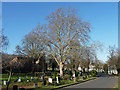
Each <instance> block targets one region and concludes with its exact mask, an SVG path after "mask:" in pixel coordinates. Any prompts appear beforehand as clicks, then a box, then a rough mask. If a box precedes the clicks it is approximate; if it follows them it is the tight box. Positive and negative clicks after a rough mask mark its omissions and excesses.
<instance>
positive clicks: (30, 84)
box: [1, 74, 96, 90]
mask: <svg viewBox="0 0 120 90" xmlns="http://www.w3.org/2000/svg"><path fill="white" fill-rule="evenodd" d="M27 76H28V78H26V75H25V76H19V75H17V76H15V75H13V76H12V77H11V84H10V86H9V87H13V85H18V87H19V88H21V87H23V88H34V84H35V83H37V84H38V87H39V89H40V88H41V89H43V88H45V89H52V88H59V87H63V86H67V85H71V84H75V83H80V82H82V81H86V80H89V79H94V78H96V77H91V78H87V79H84V80H83V79H78V81H77V82H74V81H73V80H71V81H66V80H61V83H60V84H56V85H46V86H43V82H40V79H38V78H37V77H34V80H33V81H31V77H32V76H31V75H27ZM18 77H21V80H22V82H20V83H19V82H17V79H18ZM7 79H8V75H7V74H2V79H1V80H2V83H3V80H7ZM27 79H29V80H30V82H27ZM2 88H6V85H2ZM39 89H38V90H39ZM35 90H36V89H35Z"/></svg>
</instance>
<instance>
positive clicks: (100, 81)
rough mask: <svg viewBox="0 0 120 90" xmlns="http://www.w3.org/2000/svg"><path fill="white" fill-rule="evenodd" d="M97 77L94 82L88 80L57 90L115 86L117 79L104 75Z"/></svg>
mask: <svg viewBox="0 0 120 90" xmlns="http://www.w3.org/2000/svg"><path fill="white" fill-rule="evenodd" d="M99 76H100V77H98V78H97V79H95V80H90V81H87V82H83V83H80V84H76V85H72V86H68V87H64V88H61V89H59V90H66V89H67V88H106V89H107V88H113V87H115V86H116V85H117V83H118V79H117V78H115V77H113V76H108V75H104V74H102V73H99Z"/></svg>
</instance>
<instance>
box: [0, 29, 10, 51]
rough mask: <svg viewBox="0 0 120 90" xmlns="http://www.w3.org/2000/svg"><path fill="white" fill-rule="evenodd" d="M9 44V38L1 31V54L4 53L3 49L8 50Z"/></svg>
mask: <svg viewBox="0 0 120 90" xmlns="http://www.w3.org/2000/svg"><path fill="white" fill-rule="evenodd" d="M8 44H9V40H8V38H7V36H5V35H4V34H3V33H2V31H1V30H0V52H3V49H6V48H7V46H8Z"/></svg>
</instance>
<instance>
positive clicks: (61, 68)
mask: <svg viewBox="0 0 120 90" xmlns="http://www.w3.org/2000/svg"><path fill="white" fill-rule="evenodd" d="M59 68H60V77H62V76H63V63H62V62H60V65H59Z"/></svg>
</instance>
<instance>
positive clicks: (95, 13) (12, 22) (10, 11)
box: [2, 2, 118, 61]
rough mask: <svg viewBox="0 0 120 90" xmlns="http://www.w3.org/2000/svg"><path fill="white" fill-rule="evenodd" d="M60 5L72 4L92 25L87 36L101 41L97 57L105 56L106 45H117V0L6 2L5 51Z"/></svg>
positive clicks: (11, 49)
mask: <svg viewBox="0 0 120 90" xmlns="http://www.w3.org/2000/svg"><path fill="white" fill-rule="evenodd" d="M60 7H73V8H76V9H77V11H78V14H79V16H80V17H81V18H82V19H83V20H84V21H89V22H90V23H91V25H92V30H91V33H90V36H91V38H92V39H93V40H95V41H100V42H102V43H103V44H104V48H103V52H98V58H99V59H100V60H102V61H106V60H107V55H108V54H107V53H108V52H107V50H108V46H109V45H111V46H113V45H115V46H116V47H118V3H117V2H101V3H100V2H96V3H95V2H79V3H73V2H72V3H68V2H66V3H65V2H63V3H62V2H61V3H58V2H39V3H33V2H31V3H30V2H23V3H22V2H16V3H13V2H9V3H7V2H6V3H5V2H3V3H2V28H4V32H3V33H4V34H5V35H7V37H8V39H9V42H10V43H9V46H8V49H7V53H10V54H12V53H14V51H15V47H16V45H18V44H21V40H22V39H23V37H24V36H25V35H26V34H28V33H29V32H30V31H31V30H32V29H33V28H35V27H36V26H37V24H38V23H41V24H45V23H47V21H46V20H45V18H46V16H48V15H49V14H50V13H51V12H54V11H55V10H56V9H57V8H60Z"/></svg>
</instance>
